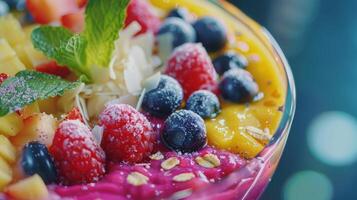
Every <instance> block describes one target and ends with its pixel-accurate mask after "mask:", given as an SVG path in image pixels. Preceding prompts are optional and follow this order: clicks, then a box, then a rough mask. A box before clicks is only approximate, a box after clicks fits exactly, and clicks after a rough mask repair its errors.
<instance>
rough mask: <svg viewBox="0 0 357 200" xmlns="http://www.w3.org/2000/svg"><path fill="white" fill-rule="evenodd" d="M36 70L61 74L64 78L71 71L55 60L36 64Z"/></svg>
mask: <svg viewBox="0 0 357 200" xmlns="http://www.w3.org/2000/svg"><path fill="white" fill-rule="evenodd" d="M35 70H36V71H38V72H42V73H46V74H52V75H56V76H60V77H62V78H66V77H67V76H68V75H69V74H70V73H71V71H69V69H68V68H67V67H65V66H60V65H58V64H57V63H56V62H55V61H51V62H48V63H45V64H42V65H39V66H36V67H35Z"/></svg>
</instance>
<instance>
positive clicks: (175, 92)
mask: <svg viewBox="0 0 357 200" xmlns="http://www.w3.org/2000/svg"><path fill="white" fill-rule="evenodd" d="M182 100H183V90H182V88H181V85H180V84H179V83H178V82H177V81H176V80H175V79H173V78H171V77H169V76H166V75H162V76H161V78H160V82H159V85H158V87H157V88H155V89H153V90H150V91H148V92H147V93H146V94H145V96H144V99H143V104H142V107H143V109H144V110H145V111H147V112H149V113H150V114H152V115H153V116H156V117H166V116H169V115H170V114H171V113H173V112H174V111H175V110H176V109H178V108H179V107H180V106H181V103H182Z"/></svg>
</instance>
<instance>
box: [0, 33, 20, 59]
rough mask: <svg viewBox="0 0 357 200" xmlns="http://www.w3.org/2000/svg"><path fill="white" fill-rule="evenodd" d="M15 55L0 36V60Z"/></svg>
mask: <svg viewBox="0 0 357 200" xmlns="http://www.w3.org/2000/svg"><path fill="white" fill-rule="evenodd" d="M15 56H16V52H15V51H14V50H13V49H12V48H11V46H10V44H9V43H8V42H7V40H5V39H4V38H0V61H2V60H5V59H9V58H12V57H15Z"/></svg>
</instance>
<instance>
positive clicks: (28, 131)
mask: <svg viewBox="0 0 357 200" xmlns="http://www.w3.org/2000/svg"><path fill="white" fill-rule="evenodd" d="M56 128H57V120H56V119H55V118H54V117H52V116H51V115H47V114H45V113H37V114H34V115H32V116H30V117H28V118H26V119H25V120H24V128H23V129H22V130H21V131H20V133H19V134H17V135H16V136H15V137H11V138H10V140H11V142H12V143H13V144H14V145H15V146H16V148H18V149H21V148H22V147H23V146H24V145H25V144H27V143H28V142H31V141H34V140H36V141H39V142H41V143H42V144H45V145H47V146H49V145H51V144H52V140H53V136H54V133H55V131H56Z"/></svg>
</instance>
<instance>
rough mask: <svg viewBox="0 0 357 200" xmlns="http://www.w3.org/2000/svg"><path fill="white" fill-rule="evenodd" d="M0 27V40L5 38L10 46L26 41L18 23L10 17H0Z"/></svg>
mask: <svg viewBox="0 0 357 200" xmlns="http://www.w3.org/2000/svg"><path fill="white" fill-rule="evenodd" d="M0 27H1V28H0V38H5V39H6V40H7V41H8V42H9V43H10V45H11V46H15V45H17V44H19V43H22V42H23V41H24V40H25V39H26V36H25V33H24V31H23V30H22V27H21V24H20V22H19V21H18V20H17V19H16V18H15V17H14V16H12V15H7V16H2V17H0Z"/></svg>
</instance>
